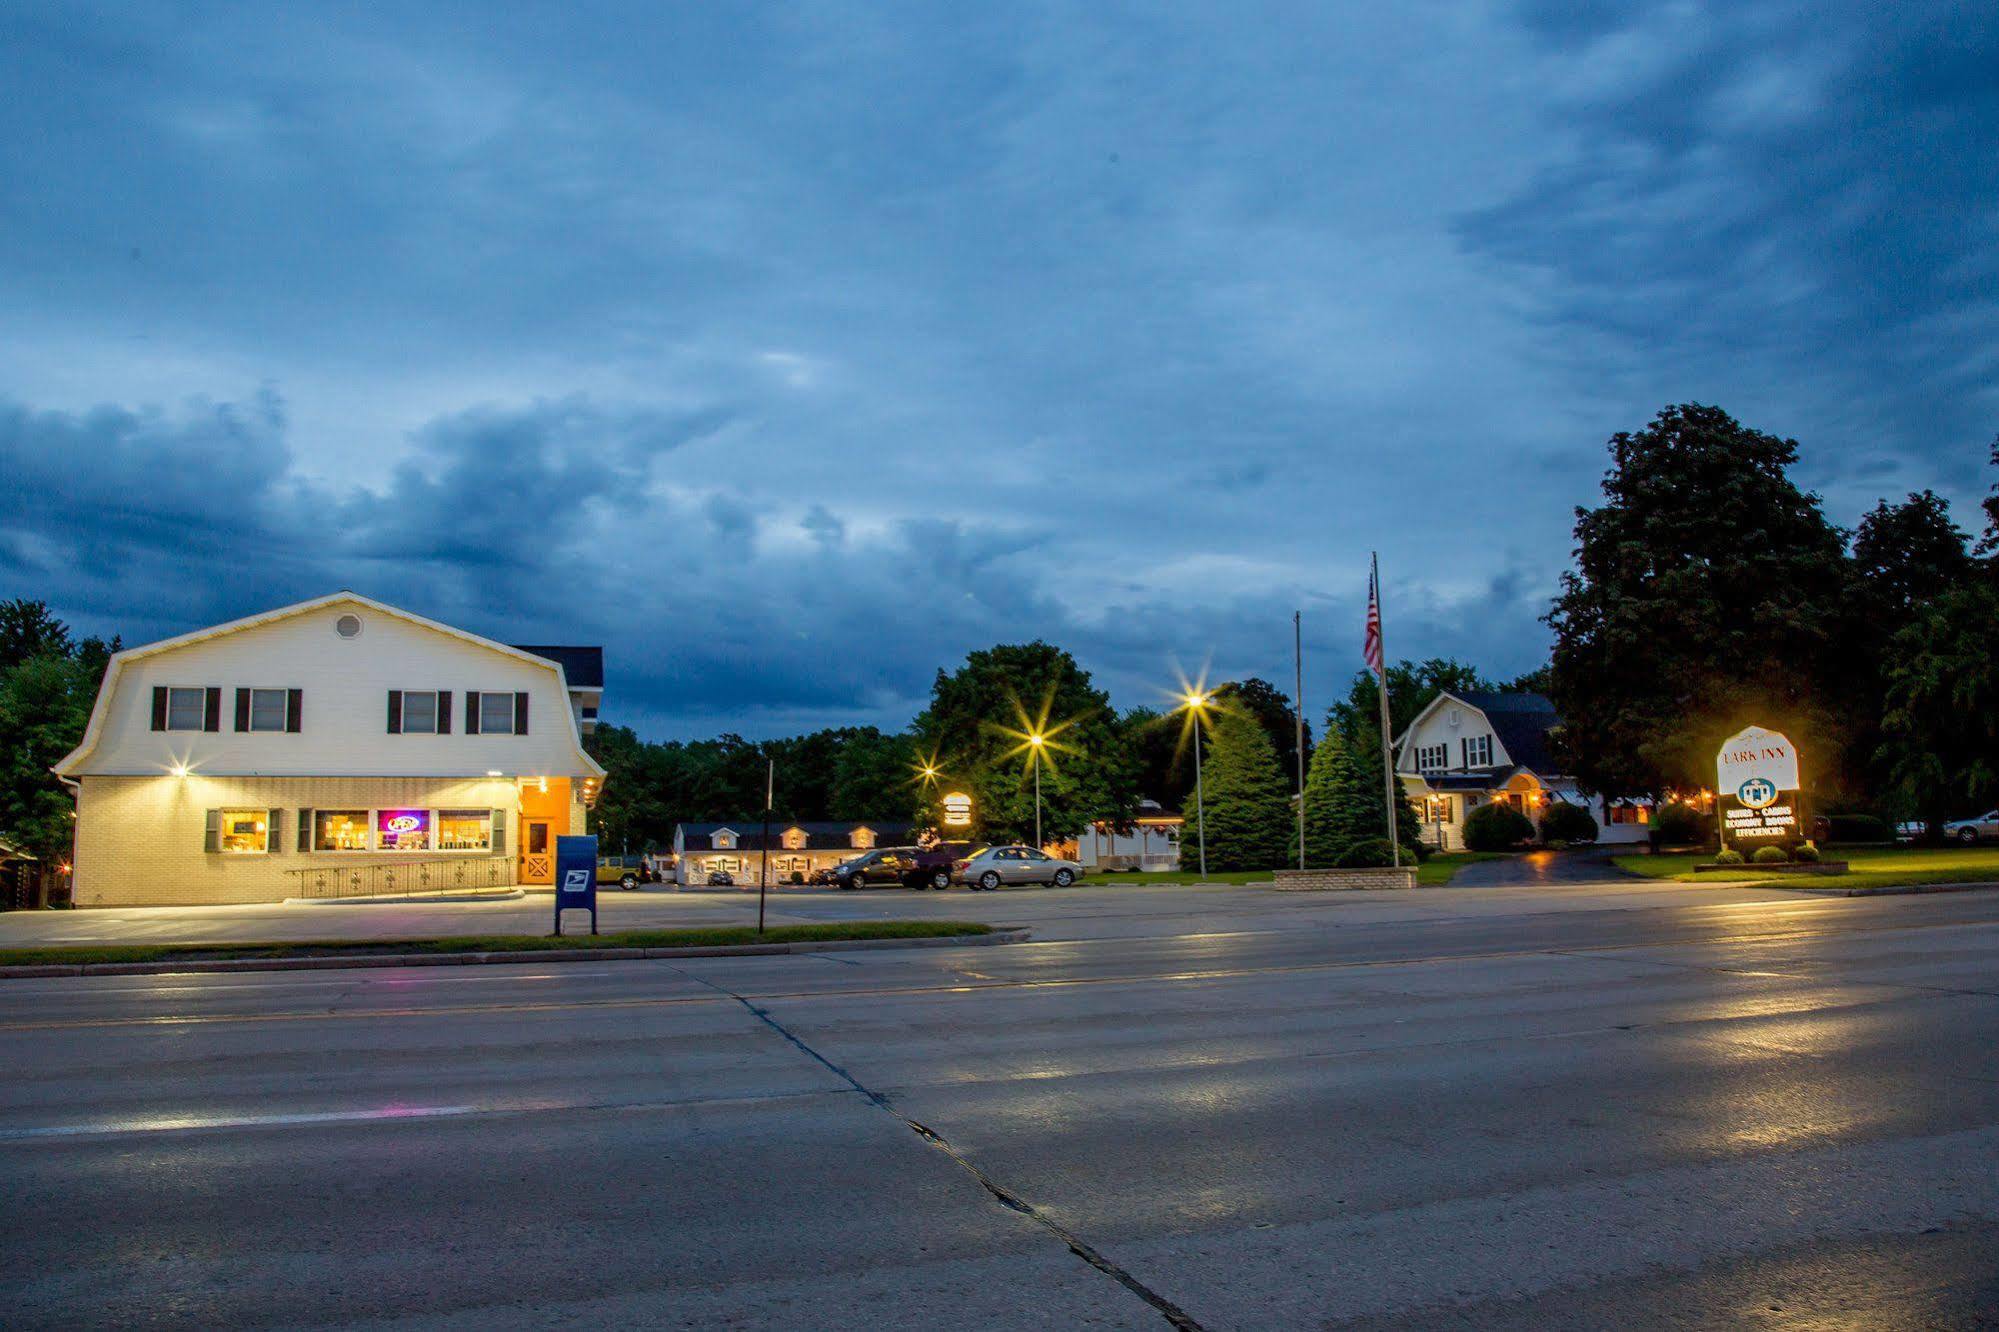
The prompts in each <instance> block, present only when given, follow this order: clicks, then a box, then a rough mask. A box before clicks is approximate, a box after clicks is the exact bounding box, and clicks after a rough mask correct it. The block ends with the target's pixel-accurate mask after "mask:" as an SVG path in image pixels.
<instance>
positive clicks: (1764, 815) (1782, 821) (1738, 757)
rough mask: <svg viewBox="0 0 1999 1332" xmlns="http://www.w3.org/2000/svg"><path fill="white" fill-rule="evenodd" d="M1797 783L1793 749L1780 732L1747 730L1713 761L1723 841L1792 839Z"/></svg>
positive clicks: (1728, 742)
mask: <svg viewBox="0 0 1999 1332" xmlns="http://www.w3.org/2000/svg"><path fill="white" fill-rule="evenodd" d="M1802 787H1803V783H1802V782H1801V780H1800V779H1799V774H1798V750H1797V746H1795V745H1793V744H1792V743H1791V741H1790V738H1789V737H1787V736H1785V735H1784V734H1783V733H1782V732H1780V731H1768V730H1765V729H1764V728H1762V727H1760V726H1751V727H1747V728H1745V729H1743V730H1741V731H1738V732H1736V733H1735V734H1734V735H1732V736H1730V737H1729V738H1728V739H1727V740H1725V741H1723V742H1722V746H1721V752H1720V753H1719V754H1717V755H1716V757H1715V790H1716V791H1717V792H1718V793H1719V794H1720V796H1721V799H1720V801H1719V804H1720V807H1721V819H1722V833H1723V841H1724V843H1726V842H1735V841H1740V842H1773V841H1776V840H1779V839H1784V838H1792V837H1796V836H1797V835H1798V830H1799V828H1800V827H1801V826H1802V821H1801V819H1800V817H1799V812H1798V803H1799V798H1800V795H1801V794H1802Z"/></svg>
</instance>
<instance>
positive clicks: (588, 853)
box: [555, 837, 597, 934]
mask: <svg viewBox="0 0 1999 1332" xmlns="http://www.w3.org/2000/svg"><path fill="white" fill-rule="evenodd" d="M571 908H578V909H581V910H584V911H588V912H589V913H590V933H592V934H595V933H596V932H597V839H596V838H594V837H558V838H556V839H555V932H556V933H557V934H560V933H562V913H563V912H565V911H567V910H570V909H571Z"/></svg>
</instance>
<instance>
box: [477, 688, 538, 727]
mask: <svg viewBox="0 0 1999 1332" xmlns="http://www.w3.org/2000/svg"><path fill="white" fill-rule="evenodd" d="M472 697H473V698H474V699H476V700H477V705H478V717H479V734H481V735H512V734H514V733H515V732H516V731H525V730H526V729H527V728H526V727H525V726H522V725H519V724H518V723H519V721H520V713H521V712H523V711H525V710H526V709H525V708H524V707H523V706H522V705H523V702H524V700H525V698H526V696H525V695H522V694H494V693H477V694H474V695H473V696H472Z"/></svg>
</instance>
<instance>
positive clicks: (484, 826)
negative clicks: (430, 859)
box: [437, 809, 493, 851]
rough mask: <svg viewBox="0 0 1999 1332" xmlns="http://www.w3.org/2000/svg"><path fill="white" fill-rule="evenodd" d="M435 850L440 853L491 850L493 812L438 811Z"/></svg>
mask: <svg viewBox="0 0 1999 1332" xmlns="http://www.w3.org/2000/svg"><path fill="white" fill-rule="evenodd" d="M437 849H438V850H440V851H490V850H492V849H493V811H492V810H490V809H440V810H438V811H437Z"/></svg>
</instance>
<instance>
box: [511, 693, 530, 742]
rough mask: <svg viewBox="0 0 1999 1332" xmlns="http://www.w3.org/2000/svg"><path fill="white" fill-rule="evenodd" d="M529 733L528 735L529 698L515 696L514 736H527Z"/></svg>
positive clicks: (524, 695) (520, 695)
mask: <svg viewBox="0 0 1999 1332" xmlns="http://www.w3.org/2000/svg"><path fill="white" fill-rule="evenodd" d="M527 733H528V696H527V695H526V694H515V695H514V734H515V735H526V734H527Z"/></svg>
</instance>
